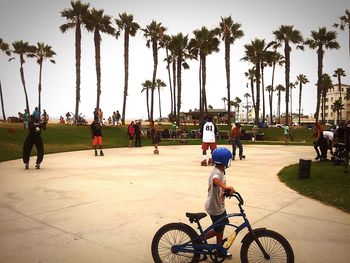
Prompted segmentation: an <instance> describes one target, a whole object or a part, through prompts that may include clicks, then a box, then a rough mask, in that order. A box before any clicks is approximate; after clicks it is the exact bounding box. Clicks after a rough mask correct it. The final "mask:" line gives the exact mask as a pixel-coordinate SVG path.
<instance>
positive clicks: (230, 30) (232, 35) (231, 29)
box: [219, 16, 244, 126]
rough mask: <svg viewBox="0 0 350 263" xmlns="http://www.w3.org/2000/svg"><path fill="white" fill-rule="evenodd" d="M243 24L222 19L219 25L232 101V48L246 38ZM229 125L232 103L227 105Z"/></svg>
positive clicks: (229, 97)
mask: <svg viewBox="0 0 350 263" xmlns="http://www.w3.org/2000/svg"><path fill="white" fill-rule="evenodd" d="M240 28H241V24H240V23H235V22H234V21H233V20H232V17H231V16H229V17H225V18H223V17H221V22H220V25H219V30H220V35H222V40H223V41H224V44H225V68H226V82H227V100H228V101H230V100H231V91H230V89H231V82H230V73H231V71H230V47H231V44H233V43H234V41H235V40H237V39H239V38H241V37H243V36H244V33H243V31H242V30H241V29H240ZM227 105H228V107H227V114H228V118H227V120H228V121H227V124H228V125H229V126H230V125H231V118H230V116H231V106H230V103H228V104H227Z"/></svg>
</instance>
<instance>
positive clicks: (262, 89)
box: [261, 61, 266, 122]
mask: <svg viewBox="0 0 350 263" xmlns="http://www.w3.org/2000/svg"><path fill="white" fill-rule="evenodd" d="M261 95H262V101H263V107H262V121H263V122H265V115H266V114H265V85H264V62H263V61H262V62H261Z"/></svg>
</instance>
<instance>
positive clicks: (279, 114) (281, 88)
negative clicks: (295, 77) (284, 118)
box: [275, 84, 286, 123]
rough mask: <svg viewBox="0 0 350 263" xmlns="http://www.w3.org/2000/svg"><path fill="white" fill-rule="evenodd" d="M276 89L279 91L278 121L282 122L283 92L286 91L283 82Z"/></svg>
mask: <svg viewBox="0 0 350 263" xmlns="http://www.w3.org/2000/svg"><path fill="white" fill-rule="evenodd" d="M275 90H276V91H277V97H278V101H277V116H278V123H281V92H284V91H286V89H285V87H284V86H283V85H281V84H279V85H277V86H276V88H275Z"/></svg>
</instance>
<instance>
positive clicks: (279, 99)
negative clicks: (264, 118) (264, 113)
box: [277, 90, 281, 123]
mask: <svg viewBox="0 0 350 263" xmlns="http://www.w3.org/2000/svg"><path fill="white" fill-rule="evenodd" d="M277 115H278V123H281V91H280V90H279V91H278V107H277Z"/></svg>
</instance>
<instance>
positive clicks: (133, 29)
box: [115, 12, 140, 125]
mask: <svg viewBox="0 0 350 263" xmlns="http://www.w3.org/2000/svg"><path fill="white" fill-rule="evenodd" d="M115 21H116V23H117V26H118V29H119V30H124V99H123V113H122V122H123V125H124V124H125V110H126V97H127V96H128V80H129V39H130V36H132V37H134V36H135V35H136V33H137V30H139V28H140V25H139V24H137V23H136V22H134V17H133V15H128V14H127V13H125V12H124V13H123V14H119V19H116V20H115Z"/></svg>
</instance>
